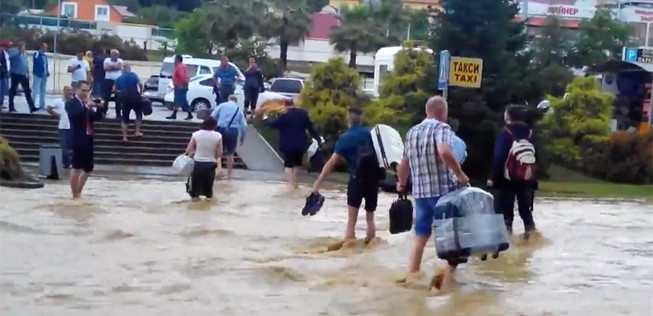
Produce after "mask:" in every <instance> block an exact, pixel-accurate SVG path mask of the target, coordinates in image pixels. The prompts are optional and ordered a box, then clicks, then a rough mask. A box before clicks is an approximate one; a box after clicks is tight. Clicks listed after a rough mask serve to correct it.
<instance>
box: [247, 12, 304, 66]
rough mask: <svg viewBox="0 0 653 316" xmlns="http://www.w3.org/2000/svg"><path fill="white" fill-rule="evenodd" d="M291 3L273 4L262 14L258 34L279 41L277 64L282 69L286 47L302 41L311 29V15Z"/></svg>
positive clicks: (286, 57) (285, 56)
mask: <svg viewBox="0 0 653 316" xmlns="http://www.w3.org/2000/svg"><path fill="white" fill-rule="evenodd" d="M289 4H290V5H291V3H278V4H274V6H273V7H272V8H271V10H270V11H269V12H268V13H266V14H265V15H264V16H263V23H262V26H261V28H260V29H259V34H260V35H262V36H264V37H266V38H270V39H272V38H276V39H278V41H279V66H280V67H281V69H283V70H284V71H285V70H286V67H287V66H288V47H289V46H290V45H291V44H296V43H300V42H303V41H304V39H305V38H306V35H307V34H308V32H309V31H310V29H311V23H312V21H311V15H310V13H309V12H308V11H307V10H305V9H303V6H302V7H292V6H290V5H289Z"/></svg>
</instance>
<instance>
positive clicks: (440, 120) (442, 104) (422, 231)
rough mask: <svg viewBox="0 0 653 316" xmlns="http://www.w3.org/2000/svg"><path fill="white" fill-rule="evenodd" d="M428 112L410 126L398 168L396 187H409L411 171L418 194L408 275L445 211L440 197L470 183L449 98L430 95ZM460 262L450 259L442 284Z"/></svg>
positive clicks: (414, 191) (400, 189)
mask: <svg viewBox="0 0 653 316" xmlns="http://www.w3.org/2000/svg"><path fill="white" fill-rule="evenodd" d="M425 112H426V119H424V121H422V122H421V123H419V124H417V125H415V126H413V127H411V128H410V129H409V130H408V133H407V134H406V145H405V147H404V155H403V157H402V159H401V162H400V164H399V167H398V169H397V173H398V178H399V179H398V182H397V191H398V192H404V191H405V190H406V185H407V182H408V177H409V174H410V178H411V181H412V195H413V197H414V198H415V235H416V236H415V242H414V245H413V249H412V251H411V254H410V259H409V264H408V272H409V275H410V274H414V273H417V272H419V271H420V265H421V263H422V255H423V254H424V247H425V246H426V243H427V242H428V241H429V239H430V237H431V231H432V225H433V219H434V218H442V217H443V215H444V214H436V213H435V205H436V204H437V202H438V200H439V199H440V197H442V196H443V195H445V194H447V193H449V192H450V191H453V190H455V189H456V188H457V187H458V185H466V184H468V183H469V178H468V177H467V175H466V174H465V173H464V172H463V170H462V168H461V167H460V164H459V163H458V161H457V160H456V157H455V156H454V153H453V150H452V147H451V144H452V141H453V135H454V133H453V131H452V130H451V127H450V126H449V124H447V123H446V120H447V116H448V106H447V101H446V100H444V98H442V97H440V96H434V97H431V98H429V99H428V101H427V102H426V106H425ZM457 264H458V262H457V261H449V262H448V266H447V268H446V270H445V278H444V281H443V282H442V284H445V282H446V283H448V281H449V280H450V278H451V275H452V274H453V272H454V271H455V268H456V266H457Z"/></svg>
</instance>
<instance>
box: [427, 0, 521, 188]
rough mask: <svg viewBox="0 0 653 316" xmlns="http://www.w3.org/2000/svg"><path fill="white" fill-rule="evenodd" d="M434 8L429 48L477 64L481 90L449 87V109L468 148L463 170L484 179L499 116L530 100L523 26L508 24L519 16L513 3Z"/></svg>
mask: <svg viewBox="0 0 653 316" xmlns="http://www.w3.org/2000/svg"><path fill="white" fill-rule="evenodd" d="M440 4H441V5H442V8H443V10H442V12H437V13H436V15H435V17H434V19H435V21H434V23H433V29H432V32H431V34H433V39H432V40H431V45H430V46H431V48H432V49H433V50H434V51H436V52H437V51H440V50H445V49H446V50H449V52H450V53H451V56H463V57H475V58H481V59H483V74H482V84H481V88H479V89H470V88H457V87H450V90H449V109H450V115H451V116H453V117H455V118H457V119H458V120H459V122H460V124H459V129H458V133H459V135H460V136H461V137H462V138H463V139H464V140H465V141H466V142H467V144H468V146H467V148H469V156H468V158H467V160H466V161H465V168H466V169H465V171H466V172H467V174H468V175H469V176H470V177H473V178H476V179H485V177H487V175H488V172H489V170H490V168H491V163H490V160H491V159H488V157H491V156H492V152H493V144H494V135H496V132H497V131H498V128H499V126H498V125H499V124H500V119H501V117H502V115H501V112H502V111H503V110H504V108H505V107H506V106H507V105H508V104H510V103H517V104H523V103H524V101H526V100H528V99H529V97H530V95H529V93H530V92H531V86H532V83H533V81H531V80H527V78H529V76H528V73H529V72H530V70H531V69H529V65H530V64H531V59H530V58H526V57H525V56H526V54H527V43H528V35H527V33H526V30H525V27H524V24H523V23H520V22H515V21H514V18H515V16H516V15H517V14H518V13H519V6H518V3H517V2H516V1H512V0H475V1H469V0H441V1H440Z"/></svg>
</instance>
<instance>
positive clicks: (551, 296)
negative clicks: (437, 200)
mask: <svg viewBox="0 0 653 316" xmlns="http://www.w3.org/2000/svg"><path fill="white" fill-rule="evenodd" d="M182 187H183V184H182V183H179V182H166V181H157V180H138V181H128V180H108V179H98V178H92V179H91V180H90V181H89V183H88V185H87V188H86V196H85V199H84V200H82V201H72V200H70V199H69V192H68V188H67V186H66V185H65V183H55V184H48V185H47V186H46V187H45V188H44V189H41V190H34V191H20V190H13V189H7V188H0V190H1V191H0V195H1V198H2V207H1V208H0V209H1V211H0V292H1V294H0V306H1V309H0V314H1V315H3V316H14V315H16V316H22V315H48V316H55V315H65V316H76V315H84V316H88V315H91V316H95V315H157V316H167V315H170V316H179V315H222V316H230V315H234V316H242V315H266V316H267V315H272V316H274V315H280V316H281V315H282V316H295V315H301V316H304V315H306V316H315V315H335V316H340V315H342V316H345V315H392V316H394V315H402V316H403V315H407V316H410V315H482V316H487V315H593V316H597V315H606V316H608V315H609V316H613V315H642V316H648V315H651V308H653V303H652V301H653V208H652V207H651V205H646V204H643V203H638V202H618V201H602V202H601V201H599V202H597V201H589V200H546V199H539V200H538V201H537V202H536V207H535V218H536V221H537V224H538V226H539V227H540V229H541V232H542V235H543V236H542V237H539V238H535V239H534V240H533V241H532V242H531V243H529V244H525V243H524V242H522V241H521V240H520V239H519V238H518V237H516V238H515V242H514V243H513V244H512V245H511V248H510V249H509V250H508V251H507V252H504V253H503V254H502V256H501V257H500V258H499V259H496V260H491V259H488V261H486V262H481V261H478V260H470V263H469V264H466V265H464V266H462V268H461V269H459V271H458V272H457V275H456V283H455V284H454V285H453V287H452V289H451V290H450V291H449V292H446V293H435V292H429V291H428V289H427V288H428V284H429V280H430V277H431V276H433V274H434V271H435V267H436V265H439V264H440V261H439V260H437V259H436V258H435V250H434V249H433V246H432V243H431V244H429V246H428V249H427V251H426V252H425V255H424V258H425V262H424V264H423V268H424V271H425V275H424V277H423V279H417V280H413V281H412V282H410V283H408V284H400V283H397V280H398V279H401V278H402V277H404V276H405V274H404V273H405V267H406V263H407V259H408V253H409V249H410V246H411V241H412V236H411V235H410V234H400V235H395V236H391V235H389V234H388V233H387V228H388V220H387V209H388V207H389V205H390V203H391V202H392V200H393V199H394V197H393V196H392V195H382V196H381V197H380V202H379V209H380V211H378V217H377V218H378V221H377V225H378V230H379V232H378V236H379V240H375V241H373V242H372V243H371V244H370V245H368V246H366V247H364V246H363V245H362V242H360V243H358V244H356V245H353V246H350V247H347V248H344V249H341V250H338V251H332V252H327V251H326V249H327V247H328V246H329V244H331V243H333V242H334V241H336V240H337V238H338V237H340V236H341V235H342V234H343V230H344V225H345V221H346V211H345V208H344V204H345V195H344V193H342V192H339V191H337V190H333V191H325V192H323V193H324V194H325V195H326V196H327V202H326V203H325V205H324V208H323V209H322V211H321V212H320V213H319V214H317V215H316V216H314V217H302V216H300V210H301V207H302V206H303V203H304V196H305V194H306V193H307V192H308V190H309V189H308V188H300V190H299V192H291V191H289V190H288V189H287V188H286V187H285V186H284V185H282V184H279V183H266V182H251V181H234V182H220V183H217V184H216V187H215V191H216V193H217V194H216V196H217V200H216V201H214V202H199V203H193V204H191V203H189V202H187V200H188V198H187V196H186V195H185V194H184V192H183V188H182ZM516 218H518V217H517V216H516ZM361 224H362V225H361ZM521 230H522V228H521V227H520V226H516V227H515V232H520V231H521ZM358 233H359V237H364V217H363V214H361V217H360V220H359V232H358Z"/></svg>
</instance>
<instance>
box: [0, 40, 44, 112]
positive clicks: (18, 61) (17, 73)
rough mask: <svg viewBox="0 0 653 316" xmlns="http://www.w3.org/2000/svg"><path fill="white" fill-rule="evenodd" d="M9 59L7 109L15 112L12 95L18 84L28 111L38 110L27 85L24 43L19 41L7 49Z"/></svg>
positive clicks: (14, 95)
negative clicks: (9, 78)
mask: <svg viewBox="0 0 653 316" xmlns="http://www.w3.org/2000/svg"><path fill="white" fill-rule="evenodd" d="M7 53H8V55H9V61H10V62H11V70H10V71H9V73H10V76H11V86H10V87H9V111H10V112H16V107H15V106H14V97H16V93H17V91H18V86H19V85H20V86H21V87H22V88H23V92H25V99H27V105H29V111H30V113H33V112H36V111H38V109H37V108H36V107H35V106H34V99H32V90H31V89H30V86H29V67H28V66H27V55H26V54H25V43H23V42H21V43H19V44H18V47H14V48H10V49H8V50H7Z"/></svg>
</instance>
